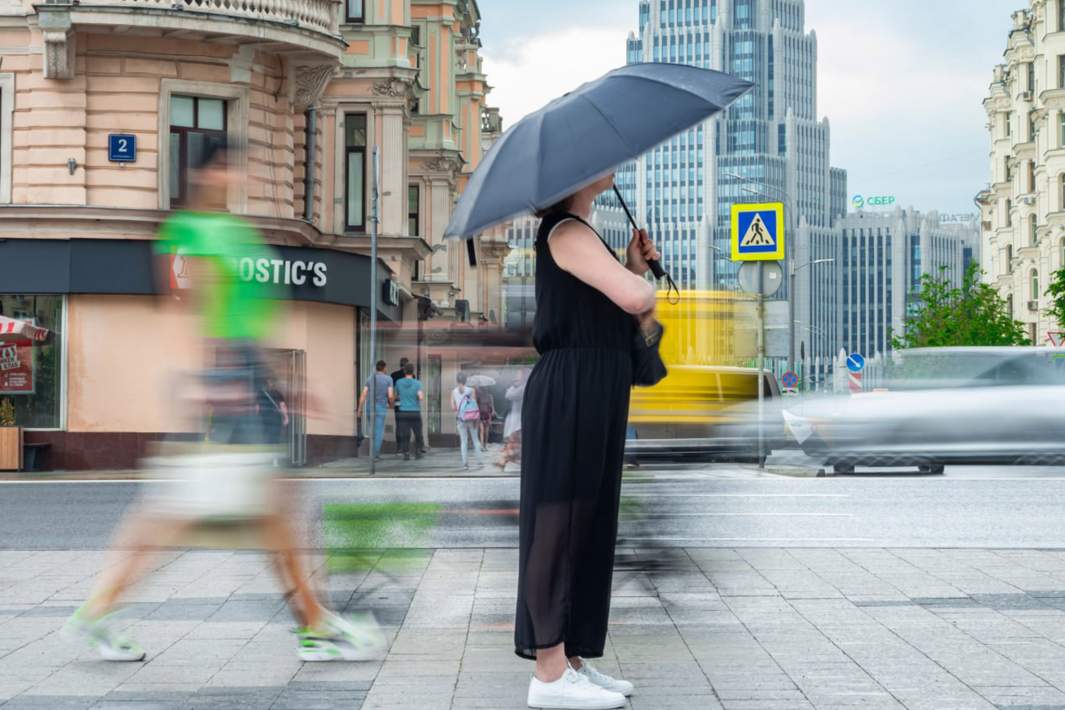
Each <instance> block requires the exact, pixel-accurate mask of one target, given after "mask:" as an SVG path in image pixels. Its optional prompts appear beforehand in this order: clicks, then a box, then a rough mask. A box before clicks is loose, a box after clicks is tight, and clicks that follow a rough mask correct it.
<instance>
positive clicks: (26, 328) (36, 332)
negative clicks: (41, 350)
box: [0, 316, 50, 343]
mask: <svg viewBox="0 0 1065 710" xmlns="http://www.w3.org/2000/svg"><path fill="white" fill-rule="evenodd" d="M49 332H50V331H49V330H48V329H47V328H40V327H38V326H35V325H33V324H32V323H29V322H27V321H24V320H17V319H15V318H8V317H6V316H0V341H4V340H32V341H34V342H38V343H40V342H44V341H45V340H47V339H48V334H49Z"/></svg>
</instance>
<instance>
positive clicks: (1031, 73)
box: [1027, 62, 1035, 94]
mask: <svg viewBox="0 0 1065 710" xmlns="http://www.w3.org/2000/svg"><path fill="white" fill-rule="evenodd" d="M1027 75H1028V93H1030V94H1034V93H1035V62H1028V72H1027Z"/></svg>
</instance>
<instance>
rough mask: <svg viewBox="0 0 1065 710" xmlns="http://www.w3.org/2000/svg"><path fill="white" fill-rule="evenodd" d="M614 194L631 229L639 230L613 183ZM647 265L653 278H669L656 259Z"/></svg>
mask: <svg viewBox="0 0 1065 710" xmlns="http://www.w3.org/2000/svg"><path fill="white" fill-rule="evenodd" d="M614 194H615V195H617V196H618V201H619V202H620V203H621V209H623V210H625V216H626V217H628V218H629V224H631V225H632V228H633V229H635V230H636V231H637V232H639V231H640V228H639V227H638V226H637V225H636V219H635V218H634V217H633V216H632V212H630V211H629V206H628V205H627V204H625V198H624V197H622V196H621V190H619V189H618V186H617V185H614ZM647 266H649V267H650V268H651V273H653V274H654V275H655V278H656V279H658V280H659V281H661V280H662V279H665V278H669V274H667V273H666V270H665V269H663V268H662V264H660V263H659V262H658V259H648V260H647ZM671 280H672V279H671Z"/></svg>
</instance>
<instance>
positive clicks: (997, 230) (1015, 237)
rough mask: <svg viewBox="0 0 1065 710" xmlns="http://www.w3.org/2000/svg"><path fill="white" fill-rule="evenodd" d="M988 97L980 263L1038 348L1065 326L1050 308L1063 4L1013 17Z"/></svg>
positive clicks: (1064, 234)
mask: <svg viewBox="0 0 1065 710" xmlns="http://www.w3.org/2000/svg"><path fill="white" fill-rule="evenodd" d="M1012 17H1013V28H1012V30H1011V31H1010V34H1009V38H1008V40H1007V44H1006V51H1005V54H1004V57H1005V60H1004V62H1003V63H1002V64H1000V65H998V66H996V67H995V69H994V74H993V79H992V82H991V87H990V93H989V95H988V97H987V98H986V99H985V100H984V108H985V109H986V110H987V117H988V123H987V127H988V130H989V132H990V135H991V153H990V154H991V183H990V184H989V185H988V186H987V188H985V189H984V190H983V191H981V192H980V194H979V195H977V198H976V201H977V204H978V205H979V207H980V210H981V233H982V242H983V243H982V266H983V268H984V271H985V272H986V277H985V278H987V279H988V281H989V282H990V283H992V284H993V285H994V286H995V287H996V288H998V290H999V292H1000V293H1001V294H1002V295H1003V296H1004V297H1005V298H1006V299H1007V300H1008V301H1009V302H1010V304H1011V307H1012V310H1013V317H1014V318H1016V319H1017V320H1019V321H1022V322H1023V323H1024V324H1025V327H1026V328H1027V331H1028V334H1029V336H1030V337H1031V338H1032V341H1033V342H1034V343H1036V344H1043V343H1046V342H1047V341H1048V333H1049V332H1050V331H1053V330H1058V329H1059V328H1062V327H1065V326H1062V325H1061V324H1057V323H1054V322H1053V319H1052V318H1051V317H1050V316H1049V315H1047V313H1046V310H1047V308H1048V307H1049V306H1050V299H1049V298H1048V297H1047V296H1046V289H1047V285H1048V284H1049V282H1050V279H1051V277H1052V274H1053V273H1054V272H1055V271H1056V270H1058V269H1061V268H1063V267H1065V0H1031V2H1030V6H1029V7H1028V9H1024V10H1018V11H1016V12H1014V13H1013V16H1012Z"/></svg>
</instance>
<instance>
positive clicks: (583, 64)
mask: <svg viewBox="0 0 1065 710" xmlns="http://www.w3.org/2000/svg"><path fill="white" fill-rule="evenodd" d="M628 32H629V27H628V26H627V25H621V24H619V25H616V26H599V27H596V28H581V29H578V28H571V29H566V30H557V31H550V32H545V33H543V34H534V35H530V36H528V37H525V38H523V39H522V40H521V41H512V42H508V43H506V44H504V45H503V46H501V47H498V48H492V47H486V48H485V49H484V50H483V53H484V64H485V72H486V74H487V75H488V83H489V84H491V85H492V87H493V88H492V93H491V94H489V95H488V103H489V105H491V106H498V107H499V109H500V113H501V114H502V115H503V119H504V121H505V124H504V125H513V124H514V123H515V122H517V121H518V120H519V119H521V118H522V117H523V116H525V115H526V114H528V113H531V112H533V111H535V110H536V109H538V108H541V107H542V106H544V105H545V104H546V103H548V102H549V101H551V100H552V99H554V98H557V97H558V96H561V95H562V94H564V93H566V92H567V91H572V90H573V89H575V88H577V87H578V86H580V85H581V84H583V83H584V82H586V81H591V80H592V79H597V78H598V77H600V76H602V75H603V74H605V73H606V72H608V71H610V70H611V69H615V68H617V67H619V66H622V65H623V64H624V63H625V38H626V37H627V36H628Z"/></svg>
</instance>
